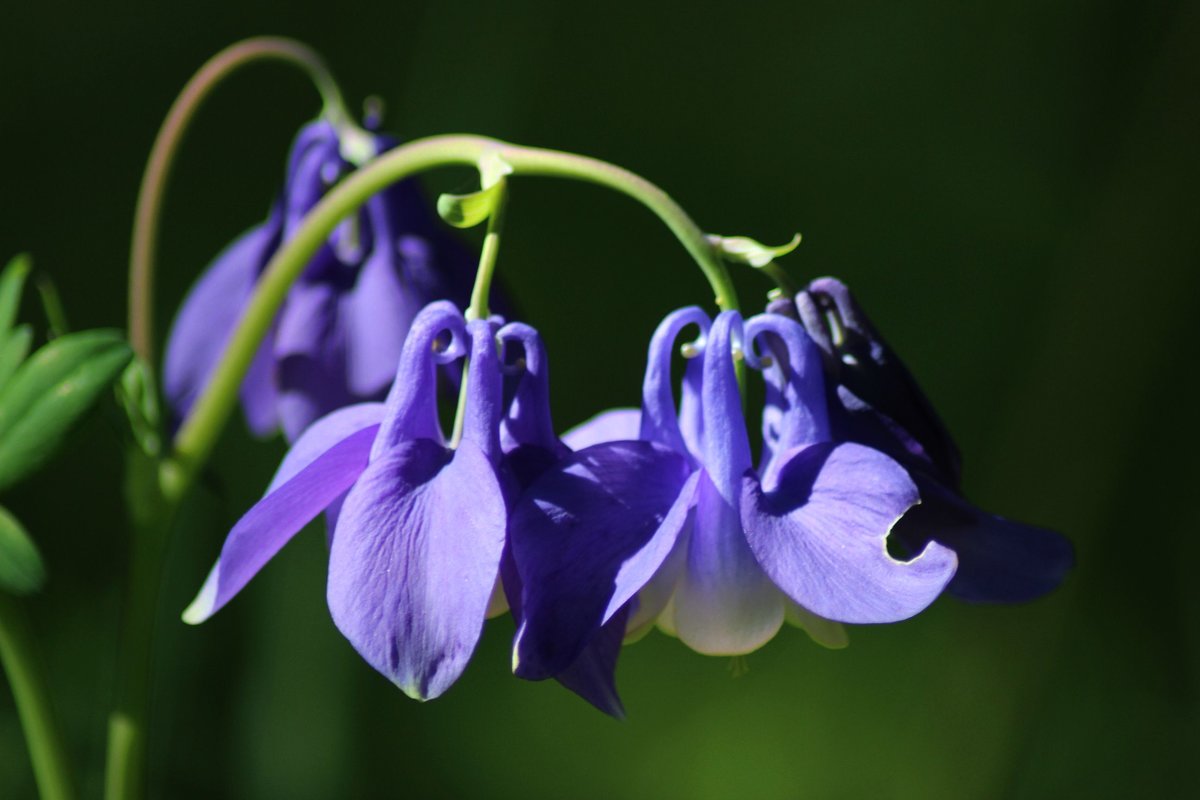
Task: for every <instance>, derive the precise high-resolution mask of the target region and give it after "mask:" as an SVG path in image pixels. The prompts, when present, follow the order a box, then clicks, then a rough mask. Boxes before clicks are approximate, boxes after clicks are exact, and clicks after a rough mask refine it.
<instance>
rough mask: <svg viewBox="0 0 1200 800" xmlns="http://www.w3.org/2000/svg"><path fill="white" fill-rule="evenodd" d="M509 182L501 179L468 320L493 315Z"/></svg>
mask: <svg viewBox="0 0 1200 800" xmlns="http://www.w3.org/2000/svg"><path fill="white" fill-rule="evenodd" d="M506 183H507V181H506V180H505V179H503V178H501V183H500V185H499V186H497V187H496V189H497V190H498V192H497V194H496V199H495V205H493V206H492V213H491V214H490V215H489V216H488V226H487V233H486V234H485V235H484V237H483V248H482V249H481V250H480V252H479V269H478V270H476V272H475V285H474V286H473V287H472V288H471V305H470V306H468V307H467V319H487V318H488V317H489V316H490V315H491V310H490V309H489V308H488V298H489V297H490V296H491V291H492V276H493V275H494V274H495V272H496V256H497V255H498V254H499V253H500V231H501V229H502V228H503V227H504V207H505V206H506V205H507V204H508V186H507V185H506Z"/></svg>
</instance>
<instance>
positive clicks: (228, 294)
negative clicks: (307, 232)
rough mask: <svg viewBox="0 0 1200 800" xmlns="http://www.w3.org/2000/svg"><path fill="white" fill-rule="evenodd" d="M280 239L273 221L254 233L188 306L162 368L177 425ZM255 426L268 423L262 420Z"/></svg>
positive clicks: (205, 278)
mask: <svg viewBox="0 0 1200 800" xmlns="http://www.w3.org/2000/svg"><path fill="white" fill-rule="evenodd" d="M278 239H279V225H278V222H277V221H276V220H275V219H274V217H273V218H272V219H271V220H268V221H267V222H265V223H263V224H262V225H259V226H258V227H256V228H252V229H250V230H249V231H247V232H246V233H244V234H243V235H242V236H241V237H240V238H238V239H237V240H236V241H234V243H233V244H231V245H230V246H229V247H227V248H226V249H225V250H224V251H223V252H222V253H221V254H220V255H219V256H217V258H216V259H215V260H214V261H213V263H212V265H211V266H209V268H208V269H207V270H206V271H205V272H204V274H203V275H202V276H201V277H200V279H199V280H198V281H197V282H196V284H195V286H193V287H192V289H191V291H190V292H189V293H188V296H187V298H186V299H185V300H184V301H183V306H182V307H181V308H180V310H179V314H178V315H177V316H176V317H175V322H174V323H173V324H172V326H171V334H170V336H169V337H168V339H167V349H166V359H165V362H164V365H163V391H164V393H165V394H166V397H167V403H168V405H169V406H170V409H171V413H172V418H173V421H174V423H175V424H178V423H179V422H180V421H182V419H183V418H184V417H185V416H186V415H187V413H188V411H189V410H190V409H191V407H192V404H193V403H194V402H195V401H196V398H197V397H199V395H200V393H201V392H202V391H203V390H204V386H205V384H207V382H208V376H209V373H211V372H212V369H213V367H214V366H215V365H216V363H217V361H218V359H219V358H220V357H221V353H222V352H223V351H224V349H225V344H226V343H227V342H228V341H229V336H230V334H231V333H232V332H233V328H234V326H235V325H237V322H238V319H239V318H240V317H241V314H242V308H243V307H244V305H245V303H246V301H247V299H248V298H249V297H250V293H251V292H252V291H253V290H254V284H255V281H257V280H258V272H259V270H260V269H261V268H262V266H263V264H264V263H266V260H267V257H268V256H269V254H270V252H271V250H272V249H273V248H274V247H275V244H276V243H277V242H278ZM255 385H257V384H255ZM254 408H257V404H255V405H254ZM253 421H254V422H255V423H256V426H257V424H261V423H264V419H263V418H262V417H259V416H258V415H255V419H254V420H253ZM256 429H257V428H256Z"/></svg>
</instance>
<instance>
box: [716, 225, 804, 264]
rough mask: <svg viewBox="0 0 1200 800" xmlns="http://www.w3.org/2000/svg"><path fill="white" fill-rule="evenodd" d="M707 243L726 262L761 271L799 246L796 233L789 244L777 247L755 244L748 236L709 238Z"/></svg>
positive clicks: (760, 243) (798, 237) (798, 235)
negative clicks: (745, 265)
mask: <svg viewBox="0 0 1200 800" xmlns="http://www.w3.org/2000/svg"><path fill="white" fill-rule="evenodd" d="M708 243H709V244H711V245H712V246H713V247H715V248H717V251H718V252H720V254H721V255H722V256H723V257H724V258H725V259H726V260H728V261H733V262H735V263H738V264H749V265H750V266H752V267H755V268H759V269H761V268H762V267H765V266H767V265H768V264H770V263H771V262H772V261H774V260H775V259H777V258H780V257H781V256H786V255H787V254H788V253H790V252H792V251H793V250H795V249H796V248H797V247H798V246H799V245H800V234H798V233H797V234H796V235H795V236H793V237H792V240H791V241H790V242H788V243H787V244H781V245H779V246H778V247H771V246H770V245H765V244H763V243H762V242H756V241H755V240H753V239H751V238H750V237H749V236H709V237H708Z"/></svg>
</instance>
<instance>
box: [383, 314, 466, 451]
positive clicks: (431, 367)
mask: <svg viewBox="0 0 1200 800" xmlns="http://www.w3.org/2000/svg"><path fill="white" fill-rule="evenodd" d="M447 336H448V337H449V338H448V339H447V338H446V337H447ZM467 341H468V338H467V329H466V323H465V321H464V320H463V316H462V312H461V311H459V310H458V309H457V308H455V307H454V304H453V303H451V302H449V301H438V302H435V303H430V304H429V305H427V306H426V307H425V308H423V309H421V313H420V314H418V315H417V318H416V319H415V320H413V324H412V327H411V328H410V329H409V331H408V336H407V337H406V338H405V340H404V350H403V351H402V352H401V354H400V365H399V368H398V369H397V370H396V381H395V383H393V384H392V389H391V391H390V392H389V393H388V397H387V411H386V414H385V416H384V421H383V427H382V428H381V429H380V431H379V438H377V439H376V440H375V447H374V449H373V450H372V452H371V457H372V458H378V457H379V456H380V455H382V454H383V453H384V452H385V451H387V450H388V449H390V448H392V447H395V446H396V445H398V444H400V443H401V442H403V441H406V440H408V439H429V440H431V441H434V442H438V443H441V442H443V441H444V437H443V434H442V427H441V423H440V422H439V421H438V407H437V365H438V364H439V363H442V364H444V363H448V362H449V361H451V360H453V359H454V358H457V357H459V356H461V355H463V354H464V353H465V348H466V344H467ZM438 342H442V343H444V344H445V345H446V346H445V347H444V348H442V349H441V351H440V352H435V350H434V346H435V344H436V343H438Z"/></svg>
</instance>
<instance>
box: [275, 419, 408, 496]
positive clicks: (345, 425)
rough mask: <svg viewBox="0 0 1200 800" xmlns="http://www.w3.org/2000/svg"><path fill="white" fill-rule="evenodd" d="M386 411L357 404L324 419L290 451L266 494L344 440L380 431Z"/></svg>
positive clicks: (311, 427) (314, 425) (308, 429)
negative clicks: (366, 430) (360, 434)
mask: <svg viewBox="0 0 1200 800" xmlns="http://www.w3.org/2000/svg"><path fill="white" fill-rule="evenodd" d="M383 411H384V405H383V403H358V404H356V405H352V406H346V407H345V408H340V409H338V410H337V411H334V412H333V413H332V414H327V415H325V416H324V417H321V418H320V419H319V420H317V421H316V422H314V423H313V424H312V425H310V426H309V427H308V428H307V429H306V430H305V431H304V433H303V434H302V435H301V436H300V438H299V439H297V440H296V441H295V442H294V443H293V444H292V446H291V448H289V449H288V451H287V454H286V455H285V456H284V457H283V461H281V462H280V464H279V468H278V469H277V470H275V475H274V476H273V477H272V478H271V484H270V485H269V486H268V487H267V491H265V492H264V493H263V494H264V495H266V494H270V493H271V492H273V491H275V490H276V489H278V488H279V487H280V486H282V485H283V484H284V483H286V482H287V481H289V480H291V479H292V478H293V477H294V476H295V475H296V474H298V473H299V472H300V471H301V470H302V469H304V468H305V467H307V466H308V465H309V464H311V463H313V462H314V461H316V460H317V458H318V457H320V456H321V455H323V454H324V453H325V452H326V451H327V450H329V449H330V448H332V447H333V446H334V445H336V444H337V443H338V442H340V441H342V440H343V439H347V438H349V437H350V436H351V435H353V434H355V433H358V432H359V431H362V430H365V429H367V428H372V427H374V428H378V427H379V423H380V422H381V421H382V420H383Z"/></svg>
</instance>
